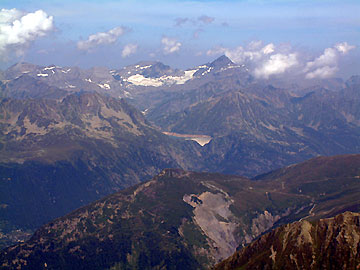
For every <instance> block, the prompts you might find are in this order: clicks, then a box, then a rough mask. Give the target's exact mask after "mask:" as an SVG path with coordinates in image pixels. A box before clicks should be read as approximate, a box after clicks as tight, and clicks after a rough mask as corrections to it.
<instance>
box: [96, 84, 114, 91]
mask: <svg viewBox="0 0 360 270" xmlns="http://www.w3.org/2000/svg"><path fill="white" fill-rule="evenodd" d="M97 85H98V86H99V87H100V88H102V89H106V90H109V89H111V87H110V85H109V84H107V83H104V84H100V83H98V84H97Z"/></svg>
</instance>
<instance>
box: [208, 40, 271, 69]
mask: <svg viewBox="0 0 360 270" xmlns="http://www.w3.org/2000/svg"><path fill="white" fill-rule="evenodd" d="M274 51H275V45H274V44H272V43H269V44H267V45H266V46H263V43H262V41H252V42H250V43H249V45H248V46H247V47H246V48H244V47H242V46H238V47H236V48H234V49H229V48H224V47H217V48H214V49H211V50H208V51H207V55H218V54H225V55H226V56H227V57H229V58H230V59H231V60H232V61H233V62H235V63H242V64H243V63H245V62H248V61H251V62H256V61H259V60H260V59H262V58H264V56H266V55H269V54H272V53H273V52H274Z"/></svg>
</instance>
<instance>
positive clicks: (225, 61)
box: [209, 55, 235, 68]
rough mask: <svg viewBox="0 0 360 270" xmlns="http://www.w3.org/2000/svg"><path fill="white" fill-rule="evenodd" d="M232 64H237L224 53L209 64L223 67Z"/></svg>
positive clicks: (214, 66)
mask: <svg viewBox="0 0 360 270" xmlns="http://www.w3.org/2000/svg"><path fill="white" fill-rule="evenodd" d="M230 65H235V64H234V62H233V61H231V60H230V58H228V57H227V56H226V55H222V56H220V57H219V58H217V59H215V60H214V61H213V62H211V63H210V65H209V66H210V67H213V68H222V67H227V66H230Z"/></svg>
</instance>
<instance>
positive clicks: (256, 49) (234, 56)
mask: <svg viewBox="0 0 360 270" xmlns="http://www.w3.org/2000/svg"><path fill="white" fill-rule="evenodd" d="M354 48H355V46H353V45H349V44H348V43H346V42H343V43H338V44H336V45H335V46H334V47H332V48H326V49H325V50H324V52H323V54H322V55H320V56H319V57H317V58H315V59H314V60H312V61H307V62H306V61H304V60H301V59H302V57H300V56H301V54H300V53H299V52H294V51H292V49H291V48H289V47H283V48H282V47H280V48H277V47H276V46H275V45H274V44H273V43H269V44H267V45H264V44H263V42H262V41H252V42H250V43H249V44H248V45H247V46H246V47H243V46H238V47H236V48H232V49H231V48H224V47H217V48H214V49H211V50H208V51H207V55H219V54H225V55H226V56H227V57H229V58H230V59H231V60H232V61H233V62H235V63H239V64H245V65H246V66H247V67H249V69H250V71H251V72H252V74H253V75H254V76H255V77H257V78H263V79H268V78H269V77H271V76H275V75H282V74H286V73H289V72H292V73H293V74H303V75H304V76H305V78H306V79H315V78H329V77H332V76H334V75H335V73H336V72H337V71H338V62H339V58H340V57H341V55H345V54H347V53H348V52H349V51H351V50H352V49H354Z"/></svg>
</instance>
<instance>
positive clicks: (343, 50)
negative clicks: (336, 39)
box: [335, 42, 355, 54]
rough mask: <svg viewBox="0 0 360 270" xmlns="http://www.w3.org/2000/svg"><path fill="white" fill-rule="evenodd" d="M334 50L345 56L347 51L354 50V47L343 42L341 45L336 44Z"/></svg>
mask: <svg viewBox="0 0 360 270" xmlns="http://www.w3.org/2000/svg"><path fill="white" fill-rule="evenodd" d="M335 48H336V49H337V50H338V51H339V52H341V53H343V54H347V53H348V52H349V51H351V50H352V49H355V46H353V45H349V44H347V42H343V43H338V44H336V45H335Z"/></svg>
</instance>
